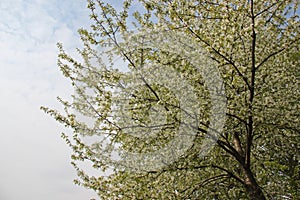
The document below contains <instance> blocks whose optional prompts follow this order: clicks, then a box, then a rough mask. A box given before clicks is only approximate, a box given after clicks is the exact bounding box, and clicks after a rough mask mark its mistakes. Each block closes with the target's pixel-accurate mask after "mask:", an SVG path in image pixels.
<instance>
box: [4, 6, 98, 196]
mask: <svg viewBox="0 0 300 200" xmlns="http://www.w3.org/2000/svg"><path fill="white" fill-rule="evenodd" d="M0 10H1V12H0V43H1V46H0V92H1V93H0V94H1V98H0V110H1V114H0V124H1V126H0V136H1V139H0V160H1V165H0V177H1V179H0V199H1V200H2V199H3V200H20V199H24V200H27V199H30V200H38V199H43V200H50V199H51V200H54V199H55V200H65V199H72V200H85V199H87V200H89V199H90V198H92V197H95V194H94V193H93V192H90V191H87V190H85V189H83V188H80V187H78V186H75V185H73V183H72V180H73V178H75V173H74V170H73V169H72V167H71V165H70V160H69V157H70V151H69V149H68V147H67V145H66V144H65V143H64V141H63V140H62V139H61V138H60V134H59V133H60V132H61V130H62V126H60V125H58V124H57V123H56V122H54V120H52V119H51V118H50V117H49V116H46V115H45V114H44V113H42V112H41V111H40V110H39V107H40V106H41V105H49V106H50V107H58V106H59V104H58V103H57V102H56V99H55V97H56V96H57V95H60V96H63V97H68V94H70V93H71V92H72V90H71V88H70V86H69V82H68V81H67V80H65V79H64V78H63V77H62V76H61V74H60V72H59V71H58V68H57V66H56V60H57V49H56V42H58V41H60V42H62V43H64V45H65V46H66V48H67V49H75V47H78V46H79V45H80V42H79V37H78V35H77V33H76V30H77V29H78V28H80V26H83V25H84V24H88V11H86V10H85V1H82V0H72V1H71V0H68V1H58V0H1V1H0ZM86 26H88V25H86Z"/></svg>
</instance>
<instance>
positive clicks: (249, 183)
mask: <svg viewBox="0 0 300 200" xmlns="http://www.w3.org/2000/svg"><path fill="white" fill-rule="evenodd" d="M244 176H245V180H244V183H245V187H246V190H247V193H248V197H249V199H250V200H266V197H265V195H264V193H263V191H262V189H261V188H260V187H259V185H258V183H257V182H256V180H255V177H254V176H253V173H252V171H251V170H250V169H247V168H244Z"/></svg>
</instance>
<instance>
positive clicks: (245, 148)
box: [42, 0, 300, 199]
mask: <svg viewBox="0 0 300 200" xmlns="http://www.w3.org/2000/svg"><path fill="white" fill-rule="evenodd" d="M298 5H299V2H298V1H293V0H287V1H275V0H268V1H254V0H250V1H249V0H247V1H246V0H243V1H240V0H239V1H238V0H231V1H223V0H222V1H221V0H210V1H202V0H198V1H195V0H189V1H183V0H172V1H171V0H170V1H158V0H139V1H138V2H132V1H131V0H124V1H123V8H122V9H121V10H120V9H119V10H116V9H115V8H114V7H113V6H111V5H110V4H107V3H105V2H103V1H101V0H89V1H88V8H89V9H90V10H91V19H92V20H93V22H94V24H93V25H92V27H91V30H86V29H80V30H79V34H80V36H81V40H82V41H83V44H84V48H83V49H81V50H78V52H79V54H80V55H81V56H82V61H76V60H75V59H73V58H72V57H71V56H70V55H68V54H67V53H66V52H65V51H64V50H63V47H62V45H61V44H59V45H58V47H59V50H60V53H59V60H58V66H59V67H60V69H61V71H62V72H63V74H64V76H66V77H67V78H69V79H70V80H71V82H72V84H73V86H74V88H75V95H73V102H65V101H63V100H61V99H59V100H60V102H61V103H62V104H63V105H64V107H65V111H66V112H65V113H59V112H57V111H55V110H53V109H49V108H44V107H43V108H42V109H43V110H44V111H45V112H46V113H48V114H50V115H52V116H53V117H54V118H55V119H56V120H57V121H59V122H61V123H62V124H64V125H65V126H67V127H70V128H71V129H72V130H73V136H72V137H70V136H67V135H65V134H63V138H64V139H65V140H66V141H67V143H68V144H69V145H70V147H71V148H72V149H73V152H74V154H73V155H72V159H73V165H74V167H75V169H76V170H77V171H78V177H79V180H77V181H76V183H78V184H81V185H83V186H84V187H87V188H90V189H93V190H95V191H96V192H97V193H98V194H99V197H101V198H102V199H295V198H297V197H298V196H299V195H300V194H299V188H300V187H299V186H300V160H299V159H300V157H299V146H298V145H299V140H300V139H299V134H300V127H299V100H300V91H299V80H300V72H299V65H300V62H299V55H300V54H299V46H300V36H299V32H300V29H299V26H300V22H299V16H298V14H297V10H298ZM135 8H136V9H138V10H142V11H140V12H135V10H134V9H135ZM142 8H143V9H142ZM132 22H134V23H133V24H131V23H132ZM132 29H134V30H135V31H131V30H132ZM137 32H139V33H141V34H140V36H138V37H136V38H135V39H132V37H130V36H133V35H136V34H135V33H137ZM155 33H156V34H157V35H158V36H160V35H161V33H167V34H169V35H176V34H177V33H178V34H179V33H180V34H181V35H182V37H183V38H189V40H190V43H191V44H196V45H198V47H199V50H201V52H202V53H201V52H200V53H199V52H198V51H197V50H196V49H194V52H196V54H197V53H199V57H200V59H202V60H205V62H209V63H213V64H214V65H216V66H217V69H218V73H219V74H220V76H221V78H222V83H223V84H224V85H223V86H222V87H224V89H225V92H226V98H227V107H226V112H225V113H223V114H226V117H227V118H226V122H225V125H224V128H223V130H222V132H217V134H218V138H216V137H212V140H214V142H216V145H215V146H214V147H213V148H212V149H211V150H210V151H209V152H206V153H207V154H206V155H205V156H199V152H201V149H202V148H203V146H202V144H203V141H204V140H205V137H207V135H209V129H210V125H211V124H212V121H211V120H212V118H210V114H211V113H212V112H213V111H211V110H212V108H213V104H214V103H213V100H212V98H211V96H210V95H211V88H209V86H208V85H207V79H205V76H206V75H207V74H211V73H213V72H211V71H209V73H207V74H205V76H204V74H203V73H199V71H197V70H196V69H195V66H194V63H193V61H192V58H193V56H194V57H195V55H196V54H193V53H192V50H191V49H190V52H191V54H190V55H191V56H190V57H187V56H184V55H185V54H184V53H183V54H178V52H179V51H177V49H178V50H186V49H187V48H192V47H193V46H192V47H189V45H188V44H187V43H184V44H182V45H181V46H179V45H178V46H177V47H176V48H175V49H176V50H172V48H171V47H170V46H169V50H166V49H168V43H172V41H171V40H168V39H166V38H165V42H164V45H167V46H166V48H160V47H161V46H160V45H159V46H153V42H152V41H151V37H148V36H149V35H150V36H151V35H153V34H155ZM137 35H138V34H137ZM164 35H165V34H164ZM130 38H131V39H130ZM133 38H134V37H133ZM152 39H153V38H152ZM153 40H155V39H153ZM174 40H175V39H174ZM178 41H179V40H178ZM151 42H152V43H151ZM107 43H109V44H113V47H112V48H111V49H110V50H109V51H106V52H104V51H103V52H101V50H100V49H99V47H101V46H103V45H105V44H107ZM149 44H150V45H149ZM151 44H152V46H151ZM99 52H101V53H102V54H104V53H105V56H106V57H105V58H104V57H103V55H100V54H99ZM116 55H117V56H120V57H121V58H123V59H124V62H118V63H114V58H115V57H114V56H116ZM115 65H123V66H117V67H115ZM125 65H126V66H125ZM153 66H158V67H153ZM202 67H203V68H204V69H206V68H207V66H202ZM125 69H126V70H125ZM168 70H172V71H168ZM168 72H170V73H168ZM171 72H172V73H174V74H176V75H178V77H181V78H176V77H172V76H171V75H170V76H169V77H168V78H166V75H163V74H167V75H168V74H172V73H171ZM152 75H154V77H156V79H157V80H161V81H154V82H153V81H152V82H151V80H150V79H147V77H152ZM159 78H160V79H159ZM154 79H155V78H154ZM164 80H167V82H164ZM183 80H186V82H184V81H183ZM168 83H171V84H172V85H175V86H182V85H189V86H191V87H192V88H193V96H192V97H191V99H192V100H193V98H194V99H196V100H197V101H196V102H195V101H193V102H194V103H195V104H187V106H186V107H188V108H187V109H185V108H183V107H182V105H183V104H182V101H181V100H180V98H178V96H176V95H175V94H174V91H176V92H178V93H180V95H181V96H185V97H187V96H188V92H185V91H190V90H188V89H186V88H180V87H179V88H177V89H176V87H174V88H172V87H171V86H170V87H171V89H170V88H168V87H166V86H169V85H168ZM183 83H184V84H183ZM176 92H175V93H176ZM220 96H221V97H222V94H221V95H220ZM74 111H75V112H74ZM153 113H154V114H153ZM157 113H165V115H164V116H163V117H162V118H159V116H160V115H158V114H157ZM83 116H84V117H85V118H87V119H89V120H88V122H86V121H85V120H82V117H83ZM183 118H185V119H186V118H190V119H192V122H196V126H193V127H192V128H191V129H192V130H193V132H195V135H193V136H192V139H193V145H191V146H188V148H186V149H185V152H184V153H183V154H180V155H178V156H176V159H171V161H172V162H169V163H166V165H164V166H163V167H160V168H153V169H152V168H151V167H150V168H149V170H144V171H143V172H141V171H138V169H136V168H135V167H136V163H134V162H136V161H135V160H132V159H128V155H126V154H124V153H120V155H119V156H116V154H115V153H116V152H115V149H116V148H118V150H120V152H136V153H148V152H156V151H157V149H160V148H164V147H165V148H170V147H169V146H168V142H169V141H171V140H173V139H174V138H175V137H176V133H177V132H179V129H180V127H181V126H182V124H184V126H185V128H186V127H189V125H186V123H185V121H184V120H183ZM155 119H156V120H155ZM154 122H155V123H154ZM157 122H164V123H157ZM184 130H187V129H184ZM189 130H190V129H189ZM145 135H147V136H145ZM149 135H150V136H149ZM153 135H154V136H155V137H154V136H153ZM88 136H93V137H94V136H97V138H98V142H97V143H94V144H92V145H89V144H87V142H86V141H85V140H84V137H88ZM188 137H191V136H188ZM187 139H188V138H187ZM183 145H184V144H183ZM112 155H114V156H112ZM116 158H118V159H116ZM126 159H127V161H128V160H129V161H128V162H127V161H126ZM157 159H158V158H157ZM87 160H89V161H91V163H92V164H93V167H95V168H96V169H99V171H102V172H103V171H104V172H105V171H110V170H111V173H109V175H106V176H104V175H99V177H94V176H89V175H88V174H87V173H86V172H85V171H84V170H82V169H80V167H79V165H78V163H79V162H80V161H87ZM124 160H125V161H126V162H125V161H124ZM155 161H156V160H153V162H155ZM130 162H133V163H131V165H130ZM142 165H143V163H142V164H141V166H142ZM130 166H134V167H133V168H132V169H129V168H130ZM128 169H129V170H128ZM135 170H136V171H137V172H135ZM100 174H101V173H100Z"/></svg>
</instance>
